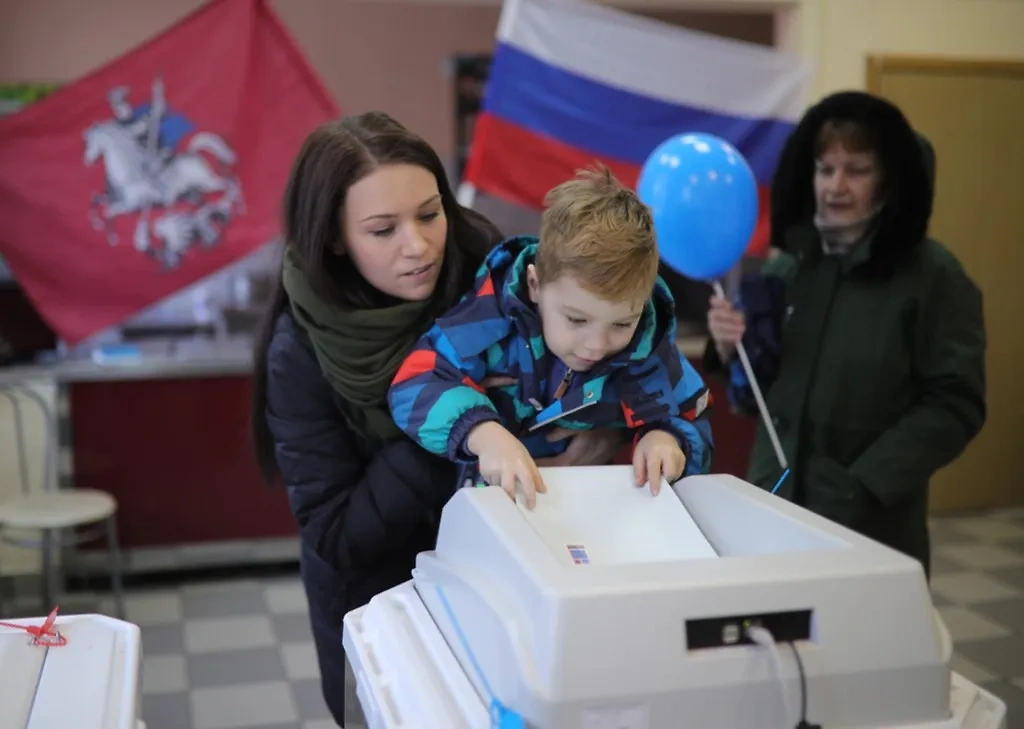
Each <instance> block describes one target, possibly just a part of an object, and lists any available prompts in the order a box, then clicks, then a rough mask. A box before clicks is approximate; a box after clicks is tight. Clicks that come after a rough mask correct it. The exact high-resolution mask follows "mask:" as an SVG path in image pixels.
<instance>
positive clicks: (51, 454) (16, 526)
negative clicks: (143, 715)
mask: <svg viewBox="0 0 1024 729" xmlns="http://www.w3.org/2000/svg"><path fill="white" fill-rule="evenodd" d="M0 395H3V396H4V397H6V398H7V399H8V400H9V401H10V403H11V405H12V407H13V410H14V429H15V433H16V435H17V448H18V470H19V474H20V477H21V490H22V493H21V495H20V496H14V497H11V498H7V499H5V500H3V501H0V543H7V544H13V545H17V546H20V547H28V548H30V549H41V550H42V558H43V560H42V561H43V564H42V601H43V613H42V614H46V613H48V612H49V611H50V610H51V609H52V608H53V598H54V595H55V594H56V593H57V587H58V584H57V582H58V581H57V568H56V566H55V565H54V553H55V552H56V551H58V550H62V549H64V548H66V547H73V546H77V545H79V544H84V543H85V542H90V541H93V540H95V539H97V538H99V537H101V536H106V538H107V548H108V549H109V557H110V565H109V566H110V581H111V586H112V588H113V593H114V608H115V611H116V613H117V615H116V617H119V618H123V617H124V592H123V587H122V581H121V550H120V547H119V546H118V541H117V522H116V517H117V502H116V501H115V500H114V498H113V497H112V496H111V495H110V494H108V493H105V492H103V491H97V490H93V489H60V488H52V487H51V484H56V482H57V463H58V453H59V448H60V446H59V443H58V429H57V423H56V417H55V415H54V414H53V413H52V412H51V411H50V408H49V407H47V404H46V401H45V400H44V399H43V397H42V396H41V395H40V394H39V393H38V392H36V391H34V390H32V389H30V388H28V387H22V386H18V385H0ZM19 395H23V396H24V397H26V398H27V399H29V400H31V401H32V402H34V403H35V404H36V405H37V406H38V408H39V411H40V413H41V414H42V416H43V426H44V439H43V444H44V449H43V450H44V460H43V488H42V490H40V491H36V492H34V493H33V492H32V491H31V490H30V485H29V472H28V456H27V455H26V452H25V431H24V421H23V418H22V411H21V407H22V403H21V399H20V398H19ZM87 526H91V527H93V528H92V529H90V530H81V529H80V528H81V527H87ZM12 529H13V530H18V531H22V530H27V531H36V532H39V533H40V538H37V539H32V538H30V537H24V536H21V535H18V536H14V535H11V534H9V533H7V531H8V530H12ZM0 575H2V570H0ZM2 600H3V591H2V590H0V616H2V615H3V605H2Z"/></svg>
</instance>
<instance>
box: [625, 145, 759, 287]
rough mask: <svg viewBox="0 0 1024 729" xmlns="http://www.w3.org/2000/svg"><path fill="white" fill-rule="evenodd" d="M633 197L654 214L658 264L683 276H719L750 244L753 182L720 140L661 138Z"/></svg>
mask: <svg viewBox="0 0 1024 729" xmlns="http://www.w3.org/2000/svg"><path fill="white" fill-rule="evenodd" d="M637 194H638V195H639V196H640V199H641V200H643V202H644V203H645V204H646V205H647V206H648V207H650V208H651V212H652V214H653V216H654V228H655V232H656V234H657V236H658V251H659V254H660V256H661V260H663V261H664V262H665V263H666V264H667V265H668V266H670V267H671V268H673V269H675V270H676V271H678V272H679V273H681V274H683V275H684V276H689V277H690V278H693V279H699V280H708V279H714V278H719V277H720V276H723V275H725V274H726V273H727V272H728V271H729V270H730V269H732V267H733V266H735V265H736V264H737V263H739V261H740V259H741V258H743V254H744V253H745V252H746V250H747V247H748V246H749V245H750V240H751V237H752V236H753V234H754V228H755V226H756V225H757V207H758V203H757V180H756V179H755V178H754V173H753V171H752V170H751V169H750V165H749V164H747V161H746V159H744V157H743V155H742V154H740V153H739V151H737V150H736V148H735V147H733V146H732V145H731V144H729V143H728V142H726V141H725V140H723V139H719V138H718V137H716V136H714V135H711V134H681V135H678V136H675V137H671V138H670V139H667V140H665V141H664V142H662V143H661V144H660V145H658V147H657V148H656V149H655V150H654V151H653V152H651V154H650V156H649V157H648V158H647V161H646V162H644V166H643V169H642V170H641V172H640V179H639V181H638V183H637Z"/></svg>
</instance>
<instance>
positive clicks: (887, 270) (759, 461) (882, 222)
mask: <svg viewBox="0 0 1024 729" xmlns="http://www.w3.org/2000/svg"><path fill="white" fill-rule="evenodd" d="M934 164H935V160H934V153H933V151H932V149H931V145H930V144H928V143H927V142H926V141H925V140H924V139H923V138H921V137H918V136H917V135H915V133H914V131H913V130H912V128H911V127H910V124H909V123H908V122H907V120H906V119H905V118H904V116H903V114H902V113H901V112H900V110H899V109H897V108H896V107H895V106H893V105H892V104H891V103H889V102H887V101H884V100H882V99H880V98H877V97H874V96H871V95H869V94H866V93H860V92H844V93H838V94H834V95H832V96H829V97H827V98H825V99H824V100H822V101H821V102H820V103H818V104H817V105H815V106H813V107H812V108H811V109H810V110H809V111H808V112H807V113H806V115H805V116H804V118H803V119H802V120H801V122H800V123H799V125H798V126H797V128H796V130H795V131H794V133H793V135H792V136H791V138H790V139H789V141H788V143H787V145H786V147H785V150H784V151H783V154H782V158H781V160H780V164H779V173H778V175H777V176H776V179H775V180H774V182H773V186H772V245H773V247H774V248H776V249H777V250H776V251H775V253H774V254H773V257H772V258H771V259H770V260H769V262H768V263H767V265H766V266H765V269H764V271H763V274H762V276H757V277H751V278H750V279H747V280H745V281H744V283H743V285H742V286H741V296H740V302H739V304H738V307H737V308H734V307H733V306H732V305H731V304H730V303H729V302H727V301H723V300H721V299H718V298H715V299H713V300H712V302H711V310H710V312H709V314H708V323H709V328H710V330H711V335H712V340H713V346H711V347H709V349H708V352H707V353H706V358H705V363H706V365H707V366H708V367H709V368H712V369H715V368H718V369H723V368H727V369H728V370H729V372H730V394H731V396H732V399H733V402H734V404H735V405H736V406H737V407H739V408H740V409H745V410H748V411H751V412H754V410H753V402H752V398H751V397H750V391H749V387H748V384H747V382H746V378H745V377H744V376H743V374H742V369H741V368H740V367H739V365H738V364H737V363H736V361H735V352H736V344H737V342H738V341H740V339H741V338H742V340H743V341H744V344H745V346H746V348H747V349H748V351H749V352H750V353H751V355H752V361H753V364H754V369H755V373H756V374H757V376H758V379H759V381H760V382H761V384H762V387H764V388H765V389H766V399H767V403H768V407H769V410H770V411H771V413H772V416H773V421H774V424H775V426H776V429H777V430H778V433H779V437H780V440H781V441H782V445H783V449H784V451H785V453H786V456H787V459H788V461H789V463H790V466H791V469H792V470H791V473H790V475H789V477H788V478H787V479H786V480H785V481H784V482H783V485H782V486H781V487H780V490H779V494H780V495H781V496H783V497H785V498H789V499H792V500H793V501H795V502H796V503H798V504H801V505H803V506H805V507H807V508H808V509H810V510H812V511H815V512H817V513H819V514H822V515H824V516H826V517H828V518H830V519H833V520H835V521H837V522H839V523H842V524H844V525H846V526H848V527H851V528H853V529H855V530H857V531H859V532H861V533H862V534H865V535H867V536H869V537H872V538H874V539H876V540H878V541H880V542H882V543H884V544H887V545H889V546H891V547H894V548H895V549H898V550H900V551H902V552H905V553H906V554H908V555H910V556H912V557H915V558H916V559H918V560H919V561H920V562H921V563H922V565H923V566H924V569H925V572H926V574H927V573H928V570H929V540H928V529H927V509H928V482H929V479H930V478H931V477H932V475H933V474H934V473H935V472H936V471H937V470H939V469H940V468H942V467H943V466H945V465H946V464H948V463H950V462H951V461H953V460H954V459H955V458H956V457H957V456H958V455H959V454H960V453H961V452H962V451H963V450H964V448H965V447H966V446H967V444H968V443H969V442H970V441H971V439H972V438H973V437H974V436H975V435H976V434H977V433H978V431H979V430H980V429H981V427H982V424H983V423H984V421H985V359H984V356H985V327H984V320H983V315H982V297H981V293H980V291H979V289H978V287H977V286H976V285H975V284H974V283H973V282H972V281H971V279H970V278H969V277H968V276H967V274H966V273H965V272H964V270H963V268H962V267H961V265H960V263H959V262H958V261H957V259H956V256H954V255H953V253H951V252H950V251H949V249H947V248H946V247H945V246H943V245H942V244H941V243H939V242H937V241H935V240H933V239H931V238H929V237H928V234H927V233H928V221H929V218H930V216H931V211H932V199H933V194H934ZM781 474H782V469H781V467H780V466H779V464H778V462H777V460H776V457H775V454H774V451H773V449H772V446H771V443H770V441H769V439H768V437H767V431H766V430H765V428H764V426H763V424H762V425H760V426H759V430H758V432H757V437H756V441H755V444H754V450H753V453H752V456H751V465H750V472H749V475H748V478H749V480H750V481H752V482H753V483H756V484H758V485H761V486H762V487H771V486H773V485H774V484H775V483H776V481H777V480H778V479H779V477H780V476H781Z"/></svg>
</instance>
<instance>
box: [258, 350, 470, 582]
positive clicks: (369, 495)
mask: <svg viewBox="0 0 1024 729" xmlns="http://www.w3.org/2000/svg"><path fill="white" fill-rule="evenodd" d="M267 360H268V361H267V410H266V416H267V421H268V424H269V426H270V431H271V433H272V434H273V438H274V444H275V456H276V459H277V464H278V468H279V469H280V471H281V475H282V477H283V479H284V482H285V484H286V486H287V490H288V500H289V503H290V504H291V509H292V512H293V513H294V514H295V518H296V520H297V521H298V523H299V528H300V531H301V536H302V539H303V540H304V541H305V542H306V543H307V544H309V545H311V546H312V547H313V548H314V549H315V550H316V553H317V554H318V555H319V556H320V557H321V558H322V559H323V560H324V561H325V562H327V563H328V564H330V565H332V566H334V567H335V568H339V569H345V568H350V567H361V566H364V565H367V564H369V563H372V562H375V561H377V560H379V559H380V558H381V557H382V556H384V555H385V554H387V553H389V552H392V551H394V550H396V549H399V548H401V547H402V546H403V544H404V543H405V541H406V540H407V538H408V536H409V535H410V533H411V532H414V531H415V530H416V527H421V526H422V525H423V523H424V522H426V521H428V520H430V519H433V518H435V515H436V514H437V511H438V509H439V508H440V507H441V506H443V505H444V503H445V502H446V501H447V500H448V499H449V498H450V497H451V495H452V493H453V492H454V487H455V469H454V467H453V466H452V465H451V464H449V463H448V462H447V461H444V460H442V459H440V458H437V457H436V456H433V455H431V454H429V453H427V452H426V451H424V450H423V449H421V448H420V447H419V446H417V445H415V444H414V443H412V441H410V440H408V439H406V438H402V439H400V440H397V441H394V442H392V443H389V444H387V445H385V446H384V447H383V448H382V449H381V450H379V451H378V452H377V453H376V454H374V455H373V457H372V458H370V459H369V460H365V459H364V458H363V457H362V456H361V455H360V451H359V448H358V447H357V444H356V440H355V436H354V434H353V433H352V432H351V431H350V429H349V427H348V425H347V424H346V422H345V419H344V418H343V417H342V415H341V413H340V412H339V411H338V409H337V406H336V405H335V401H334V398H333V392H332V390H331V388H330V385H329V384H328V383H327V381H326V379H325V378H324V376H323V374H322V373H321V371H320V367H319V365H318V364H317V361H316V358H315V355H314V354H313V352H312V351H310V350H309V349H308V348H307V347H305V346H304V344H303V343H302V342H301V341H300V340H299V339H298V338H297V337H296V336H293V335H291V334H290V333H287V332H279V333H278V334H276V335H275V337H274V340H273V341H272V342H271V345H270V348H269V350H268V353H267Z"/></svg>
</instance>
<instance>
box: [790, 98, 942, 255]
mask: <svg viewBox="0 0 1024 729" xmlns="http://www.w3.org/2000/svg"><path fill="white" fill-rule="evenodd" d="M829 120H850V121H855V122H858V123H860V124H863V125H864V126H866V127H868V128H869V129H871V130H873V131H874V132H875V136H876V138H877V139H878V145H879V148H878V150H877V152H878V155H879V157H880V159H881V162H882V168H883V175H884V179H883V183H882V184H883V186H884V195H885V200H886V202H885V205H884V207H883V208H882V211H881V213H879V220H878V223H877V227H876V229H875V233H874V237H873V241H872V247H871V254H870V264H871V268H873V269H875V270H879V271H882V272H885V271H891V270H892V269H893V268H894V267H895V266H897V265H899V263H900V262H901V261H902V260H904V259H905V258H906V257H907V255H908V254H909V253H911V252H912V251H913V250H915V249H916V248H917V247H918V246H920V245H921V243H923V242H924V240H925V238H926V236H927V233H928V221H929V219H930V218H931V214H932V199H933V197H934V187H935V152H934V150H933V148H932V146H931V144H930V143H929V142H928V140H927V139H925V138H924V137H922V136H920V135H918V134H916V133H915V132H914V130H913V128H912V127H911V126H910V123H909V122H908V121H907V119H906V117H904V116H903V113H902V112H901V111H900V110H899V109H898V108H896V107H895V106H894V105H893V104H891V103H890V102H888V101H885V100H884V99H881V98H879V97H877V96H872V95H871V94H867V93H864V92H860V91H844V92H840V93H836V94H832V95H831V96H827V97H825V98H824V99H822V100H821V101H820V102H818V103H817V104H815V105H814V106H812V107H811V108H810V109H808V110H807V112H806V113H805V114H804V116H803V118H802V119H801V120H800V123H799V124H798V125H797V127H796V129H795V130H794V131H793V133H792V135H791V136H790V137H789V140H788V141H787V142H786V146H785V147H784V148H783V151H782V155H781V157H780V159H779V165H778V171H777V172H776V174H775V178H774V179H773V180H772V190H771V209H772V211H771V230H772V245H773V246H774V247H776V248H779V249H781V250H788V251H789V252H793V253H795V252H796V251H795V250H791V249H793V248H795V247H796V246H797V245H800V244H798V243H796V240H797V239H800V240H803V239H805V237H804V236H799V237H795V236H793V235H791V234H792V233H793V231H794V230H796V229H798V228H801V227H805V226H808V225H810V223H811V220H812V218H813V215H814V207H815V203H814V162H815V160H814V143H815V139H816V138H817V136H818V132H819V131H820V129H821V127H822V126H823V125H824V124H825V122H827V121H829Z"/></svg>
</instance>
